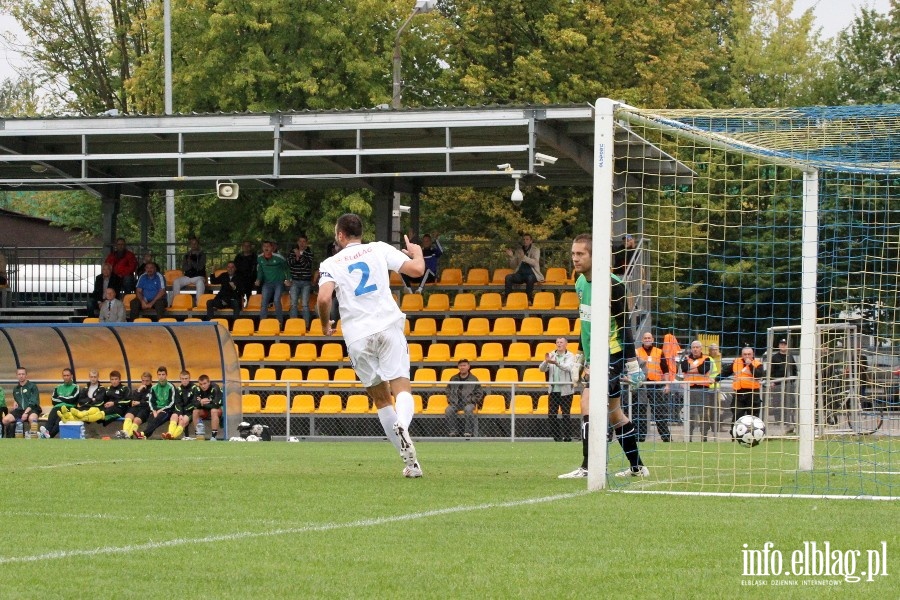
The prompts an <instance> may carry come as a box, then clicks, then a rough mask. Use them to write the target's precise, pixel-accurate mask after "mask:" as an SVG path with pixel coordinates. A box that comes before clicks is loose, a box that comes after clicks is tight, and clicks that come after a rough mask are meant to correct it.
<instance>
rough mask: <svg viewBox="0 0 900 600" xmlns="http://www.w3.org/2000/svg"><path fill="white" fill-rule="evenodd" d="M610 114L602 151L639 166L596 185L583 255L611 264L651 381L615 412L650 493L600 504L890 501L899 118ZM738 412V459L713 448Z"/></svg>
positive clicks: (896, 359)
mask: <svg viewBox="0 0 900 600" xmlns="http://www.w3.org/2000/svg"><path fill="white" fill-rule="evenodd" d="M601 102H605V101H601ZM600 107H601V103H600V102H598V112H600ZM611 110H612V115H613V119H612V122H613V125H610V126H609V130H610V131H611V132H613V133H612V135H613V136H615V142H616V144H617V145H621V144H622V143H629V144H633V141H634V140H637V139H639V140H641V142H642V144H641V145H640V146H638V145H635V147H640V148H647V147H655V148H656V150H658V151H656V152H648V151H645V150H642V151H640V152H638V151H631V148H630V147H629V152H628V153H627V159H625V160H619V161H616V162H615V163H614V164H610V165H608V167H607V168H608V169H609V171H610V173H608V179H607V181H611V185H610V186H609V188H610V189H608V190H607V188H606V186H605V185H604V184H603V183H602V181H603V179H602V173H601V175H600V176H599V177H601V179H600V181H601V184H600V185H599V187H598V186H595V206H602V207H604V209H603V215H600V219H598V215H595V216H594V225H595V227H594V239H595V240H597V239H603V237H602V234H604V233H608V234H609V235H610V236H611V237H612V239H613V241H614V243H616V244H624V245H625V248H624V249H623V250H621V252H622V255H623V259H622V261H621V262H620V263H617V261H616V259H615V257H613V259H612V260H611V266H612V268H613V269H616V268H619V269H621V274H622V275H623V277H624V280H625V282H626V286H627V288H628V292H629V296H630V298H629V310H630V313H629V317H630V322H631V325H632V330H633V333H634V338H635V341H636V343H637V344H639V345H640V344H641V339H642V337H643V336H644V335H645V334H647V333H649V334H651V336H652V338H653V344H654V345H655V346H656V347H658V348H660V349H661V350H663V354H664V355H665V358H664V362H666V367H667V369H665V370H666V371H668V372H667V373H664V374H663V375H662V377H661V378H659V377H658V373H657V380H656V381H648V382H646V383H644V384H642V385H640V386H634V387H632V388H631V389H629V390H628V392H627V394H626V396H625V397H624V398H623V405H624V406H626V412H628V413H629V414H630V416H631V418H632V420H633V421H634V422H635V424H636V426H637V429H638V434H639V436H640V438H641V439H642V441H641V443H640V450H641V454H642V459H643V462H644V463H645V464H646V465H647V466H648V467H649V468H650V471H651V477H649V478H646V479H631V478H627V482H624V483H623V481H624V480H622V479H621V478H615V477H609V478H608V479H607V481H608V483H609V485H610V486H616V485H621V486H623V489H627V490H628V491H636V490H640V491H646V492H665V493H715V494H786V495H815V496H831V495H833V496H841V497H844V496H850V497H857V496H865V497H881V498H897V497H900V453H898V450H900V446H898V435H900V370H898V369H900V331H898V330H897V309H898V284H900V203H898V202H897V201H896V198H898V197H900V106H870V107H817V108H795V109H746V110H679V111H672V110H670V111H644V110H638V109H634V108H631V107H625V106H622V105H612V109H611ZM604 126H605V125H602V122H601V119H600V117H599V116H598V127H604ZM598 131H600V130H599V129H598ZM598 139H602V136H601V135H600V134H599V133H598ZM601 145H602V142H601ZM601 152H602V149H601ZM610 162H612V161H610ZM654 162H656V163H657V164H652V163H654ZM597 164H598V165H600V166H601V169H600V170H601V171H603V169H604V160H603V158H602V155H601V156H600V158H599V159H598V161H597ZM672 165H678V167H679V168H677V169H676V168H674V167H673V166H672ZM685 167H686V169H685ZM687 169H689V171H690V172H692V175H690V176H684V175H680V176H679V177H678V178H677V179H675V178H668V179H666V178H664V177H660V176H659V174H660V173H666V172H667V170H668V172H678V173H684V172H685V171H686V170H687ZM892 200H893V202H892ZM607 206H608V207H609V208H610V212H609V213H607V212H605V209H606V207H607ZM610 215H611V216H612V219H609V218H608V217H609V216H610ZM603 219H606V220H607V221H608V222H609V223H611V225H606V226H605V227H606V229H605V230H604V226H603V224H602V221H603ZM598 228H599V229H598ZM596 256H597V254H596V253H595V257H596ZM596 262H597V259H596V258H595V263H596ZM621 263H624V265H623V264H621ZM596 267H597V265H596V264H595V269H596ZM595 272H596V271H595ZM596 297H597V292H595V306H596ZM596 311H597V308H595V313H596ZM595 318H597V315H596V314H595ZM782 340H784V343H780V342H781V341H782ZM692 342H699V343H700V345H701V347H702V356H703V357H707V358H705V359H703V360H704V361H708V362H709V365H708V366H707V367H706V368H704V367H703V366H702V362H701V366H700V367H698V368H697V369H695V370H694V371H693V372H692V371H691V365H692V364H693V361H692V360H689V361H688V362H687V363H685V362H684V358H685V357H688V358H689V359H690V358H693V357H691V343H692ZM716 348H718V350H719V352H716ZM748 349H749V353H748ZM748 354H749V356H750V357H751V360H750V361H749V362H747V361H745V360H744V359H746V358H747V356H748ZM757 364H758V365H759V368H758V369H757V368H756V367H755V365H757ZM684 367H687V370H685V368H684ZM707 368H708V370H706V369H707ZM716 374H719V377H716ZM748 409H749V413H750V414H754V415H756V416H758V417H759V418H760V419H761V420H762V421H763V423H764V424H765V427H766V437H765V439H764V441H763V442H762V443H761V444H759V445H758V446H755V447H745V446H743V445H742V444H740V443H737V442H735V441H734V440H733V437H732V435H731V428H732V424H733V423H734V421H735V418H736V416H738V415H740V414H745V413H747V412H748ZM608 451H609V453H610V454H609V457H608V472H609V473H613V472H616V471H620V470H621V469H622V468H623V465H627V463H626V462H625V458H624V456H623V455H622V454H621V450H620V449H619V446H618V444H609V446H608ZM592 452H593V450H592ZM592 460H593V459H592ZM592 464H595V463H592Z"/></svg>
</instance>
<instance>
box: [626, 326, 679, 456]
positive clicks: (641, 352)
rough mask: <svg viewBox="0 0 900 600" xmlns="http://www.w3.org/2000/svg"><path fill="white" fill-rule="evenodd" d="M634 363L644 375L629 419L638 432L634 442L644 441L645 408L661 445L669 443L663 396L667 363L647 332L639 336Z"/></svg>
mask: <svg viewBox="0 0 900 600" xmlns="http://www.w3.org/2000/svg"><path fill="white" fill-rule="evenodd" d="M635 353H636V354H637V359H638V363H639V364H640V365H641V368H642V369H643V370H644V373H646V375H647V381H646V382H645V383H644V385H642V386H641V387H639V388H638V390H637V397H638V401H637V405H636V406H635V410H634V412H632V414H631V417H632V419H633V420H634V425H635V427H637V431H638V441H639V442H643V441H644V440H645V439H647V429H648V427H647V408H648V407H649V409H650V416H652V417H653V422H654V423H656V431H657V432H659V437H660V439H662V441H664V442H670V441H672V436H671V434H670V433H669V422H668V421H669V415H668V412H669V411H668V410H667V408H668V405H667V402H666V396H667V395H668V393H669V383H668V382H669V381H671V380H672V374H671V373H669V361H668V360H666V358H665V357H664V356H663V352H662V348H657V347H656V346H655V340H654V338H653V334H652V333H650V332H649V331H648V332H646V333H644V335H643V336H641V345H640V347H638V349H637V350H635Z"/></svg>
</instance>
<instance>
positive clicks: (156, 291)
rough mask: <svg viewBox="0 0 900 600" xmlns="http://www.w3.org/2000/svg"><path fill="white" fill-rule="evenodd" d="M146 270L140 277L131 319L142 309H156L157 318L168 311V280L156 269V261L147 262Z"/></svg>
mask: <svg viewBox="0 0 900 600" xmlns="http://www.w3.org/2000/svg"><path fill="white" fill-rule="evenodd" d="M145 267H146V269H147V270H146V271H145V272H144V274H143V275H141V278H140V279H138V282H137V288H136V289H135V291H134V292H135V297H134V299H133V300H132V301H131V306H130V307H129V309H130V312H131V315H130V316H131V320H132V321H133V320H134V319H136V318H137V317H138V316H139V315H140V314H141V311H142V310H150V309H151V308H152V309H153V310H155V311H156V318H157V319H161V318H163V316H164V315H165V313H166V280H165V278H163V276H162V273H158V272H157V271H156V263H153V262H151V263H147V264H146V265H145Z"/></svg>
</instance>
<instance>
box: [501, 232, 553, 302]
mask: <svg viewBox="0 0 900 600" xmlns="http://www.w3.org/2000/svg"><path fill="white" fill-rule="evenodd" d="M506 256H507V257H508V259H509V266H510V268H511V269H512V270H513V272H512V273H510V274H509V275H507V276H506V281H505V287H504V292H505V294H506V295H507V296H508V295H509V293H510V292H511V291H512V286H513V285H515V284H518V283H524V284H525V293H526V294H528V301H529V302H531V299H532V297H533V296H534V284H535V283H538V282H540V281H543V280H544V275H543V273H541V249H540V248H538V247H537V246H535V245H534V240H532V238H531V235H529V234H527V233H526V234H525V235H523V236H522V245H521V246H519V247H516V248H507V249H506Z"/></svg>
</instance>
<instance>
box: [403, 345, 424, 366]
mask: <svg viewBox="0 0 900 600" xmlns="http://www.w3.org/2000/svg"><path fill="white" fill-rule="evenodd" d="M407 347H408V348H409V362H421V361H422V360H424V359H425V353H424V352H423V351H422V344H418V343H416V342H412V343H410V344H407Z"/></svg>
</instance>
